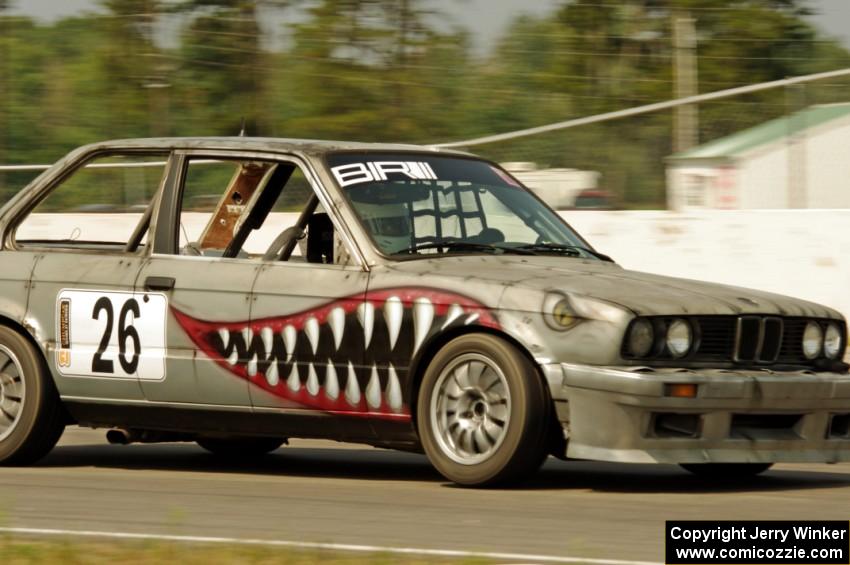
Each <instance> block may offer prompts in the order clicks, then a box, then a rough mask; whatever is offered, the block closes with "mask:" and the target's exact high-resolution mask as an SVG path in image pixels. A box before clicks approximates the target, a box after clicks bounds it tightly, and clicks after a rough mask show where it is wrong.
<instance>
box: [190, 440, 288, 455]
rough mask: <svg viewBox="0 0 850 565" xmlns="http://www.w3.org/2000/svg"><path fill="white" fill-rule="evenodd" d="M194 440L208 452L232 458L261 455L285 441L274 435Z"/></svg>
mask: <svg viewBox="0 0 850 565" xmlns="http://www.w3.org/2000/svg"><path fill="white" fill-rule="evenodd" d="M196 441H197V443H198V445H200V446H201V447H203V448H204V449H206V450H207V451H209V452H210V453H214V454H215V455H218V456H221V457H227V458H234V459H235V458H240V457H242V458H251V457H261V456H263V455H266V454H268V453H271V452H272V451H274V450H276V449H277V448H279V447H280V446H281V445H283V444H284V443H286V440H285V439H282V438H276V437H231V438H214V437H202V438H198V439H197V440H196Z"/></svg>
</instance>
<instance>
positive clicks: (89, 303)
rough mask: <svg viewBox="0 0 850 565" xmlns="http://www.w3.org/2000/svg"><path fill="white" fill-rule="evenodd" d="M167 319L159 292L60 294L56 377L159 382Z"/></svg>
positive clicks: (166, 310)
mask: <svg viewBox="0 0 850 565" xmlns="http://www.w3.org/2000/svg"><path fill="white" fill-rule="evenodd" d="M167 315H168V299H167V298H166V296H165V295H164V294H158V293H152V292H104V291H98V290H62V291H61V292H60V293H59V296H58V297H57V299H56V367H57V369H58V371H59V373H60V374H62V375H65V376H73V377H111V378H119V379H136V378H138V379H143V380H149V381H159V380H162V379H164V378H165V353H166V342H165V324H166V317H167Z"/></svg>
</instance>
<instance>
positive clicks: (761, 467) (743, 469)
mask: <svg viewBox="0 0 850 565" xmlns="http://www.w3.org/2000/svg"><path fill="white" fill-rule="evenodd" d="M679 466H680V467H681V468H682V469H684V470H685V471H688V472H689V473H693V474H694V475H697V476H698V477H703V478H706V479H720V480H735V479H746V478H749V477H755V476H756V475H760V474H762V473H764V472H765V471H767V470H768V469H770V468H771V467H773V463H683V464H681V465H679Z"/></svg>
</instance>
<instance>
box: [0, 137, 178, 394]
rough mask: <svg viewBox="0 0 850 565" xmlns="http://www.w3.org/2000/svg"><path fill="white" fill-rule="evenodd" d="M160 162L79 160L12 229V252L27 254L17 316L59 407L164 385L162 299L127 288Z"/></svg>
mask: <svg viewBox="0 0 850 565" xmlns="http://www.w3.org/2000/svg"><path fill="white" fill-rule="evenodd" d="M168 159H169V155H168V153H152V154H139V152H138V151H132V152H130V151H126V152H121V151H113V152H110V153H107V154H96V155H93V156H91V157H90V158H83V159H81V161H80V162H79V164H78V165H72V166H71V168H72V170H71V171H70V172H68V173H66V174H63V175H60V176H59V177H58V178H59V180H57V181H55V182H52V183H50V181H47V182H48V183H50V184H49V185H48V186H46V187H45V188H44V189H43V190H36V192H37V194H38V197H37V199H36V200H37V201H36V202H33V203H31V204H30V205H29V207H28V211H27V212H26V213H25V214H24V215H23V216H22V217H21V218H20V219H18V220H17V224H16V226H15V228H14V234H13V246H14V248H15V249H16V250H17V251H18V252H23V253H34V254H35V260H34V265H33V268H32V274H31V281H30V293H29V297H28V303H27V314H26V317H27V319H28V320H29V321H30V322H31V323H33V324H34V325H36V326H37V328H36V332H37V333H38V334H39V335H42V336H44V338H45V339H46V340H47V343H48V346H47V348H48V357H47V359H48V365H49V368H50V371H51V372H52V373H53V376H54V379H55V382H56V384H57V387H58V389H59V392H60V394H61V395H62V396H63V398H65V399H66V400H80V401H85V400H90V399H100V400H102V399H110V400H141V399H142V398H143V396H142V392H141V388H140V386H139V381H140V380H142V379H144V380H159V379H161V378H163V377H164V346H165V343H164V335H165V333H164V332H165V316H166V308H167V307H166V301H165V297H163V296H162V295H159V294H155V293H137V292H135V282H136V277H137V275H138V272H139V269H140V267H141V264H142V262H143V261H144V256H145V253H146V252H147V241H148V240H147V231H148V229H147V228H148V224H149V220H150V214H151V210H152V208H153V205H152V203H153V202H154V199H155V195H157V194H158V193H159V191H160V190H161V186H162V184H163V180H164V176H165V175H164V172H165V171H166V163H167V160H168Z"/></svg>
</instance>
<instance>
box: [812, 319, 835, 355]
mask: <svg viewBox="0 0 850 565" xmlns="http://www.w3.org/2000/svg"><path fill="white" fill-rule="evenodd" d="M841 342H842V335H841V328H839V327H838V324H836V323H835V322H830V323H829V324H827V326H826V331H824V330H823V328H822V327H821V325H820V324H818V323H817V322H809V323H808V324H806V329H805V330H804V331H803V355H804V356H805V357H806V359H815V358H817V357H818V356H820V354H821V353H823V355H824V356H825V357H826V358H827V359H838V357H839V356H840V355H841Z"/></svg>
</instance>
